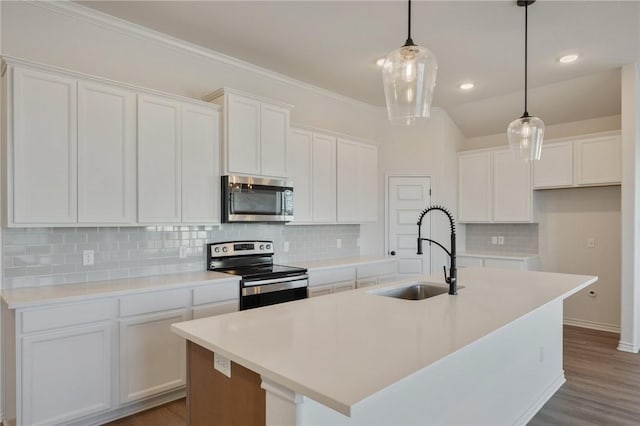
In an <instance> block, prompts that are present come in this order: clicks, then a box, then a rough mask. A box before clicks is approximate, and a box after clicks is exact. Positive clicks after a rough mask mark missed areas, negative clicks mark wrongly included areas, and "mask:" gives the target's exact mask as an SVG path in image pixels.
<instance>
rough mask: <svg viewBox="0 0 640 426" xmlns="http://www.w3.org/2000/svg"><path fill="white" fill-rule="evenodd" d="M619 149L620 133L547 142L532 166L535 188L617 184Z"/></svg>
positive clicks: (619, 178)
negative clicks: (538, 158) (540, 156)
mask: <svg viewBox="0 0 640 426" xmlns="http://www.w3.org/2000/svg"><path fill="white" fill-rule="evenodd" d="M621 181H622V148H621V140H620V135H619V134H600V135H586V136H581V137H580V138H579V139H577V138H576V139H571V140H562V141H546V142H545V144H544V145H543V146H542V158H541V159H540V161H536V162H535V164H534V188H535V189H546V188H571V187H576V186H600V185H619V184H620V182H621Z"/></svg>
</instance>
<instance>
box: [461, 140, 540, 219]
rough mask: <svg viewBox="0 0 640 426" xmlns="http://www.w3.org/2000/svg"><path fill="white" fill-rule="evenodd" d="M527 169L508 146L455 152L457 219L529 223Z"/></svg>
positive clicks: (529, 169)
mask: <svg viewBox="0 0 640 426" xmlns="http://www.w3.org/2000/svg"><path fill="white" fill-rule="evenodd" d="M532 197H533V192H532V188H531V168H530V166H529V165H528V164H526V163H523V162H520V161H516V160H514V159H513V155H512V153H511V151H510V150H508V149H499V150H483V151H469V152H464V153H461V154H459V155H458V220H459V221H460V222H471V223H473V222H475V223H494V222H515V223H527V222H533V220H534V218H533V208H532V206H533V201H532Z"/></svg>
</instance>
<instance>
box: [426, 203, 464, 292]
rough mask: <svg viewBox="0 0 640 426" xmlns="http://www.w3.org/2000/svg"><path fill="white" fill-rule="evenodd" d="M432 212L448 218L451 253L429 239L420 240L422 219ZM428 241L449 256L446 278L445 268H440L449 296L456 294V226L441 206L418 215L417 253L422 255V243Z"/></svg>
mask: <svg viewBox="0 0 640 426" xmlns="http://www.w3.org/2000/svg"><path fill="white" fill-rule="evenodd" d="M432 210H440V211H441V212H443V213H444V214H446V215H447V217H448V218H449V224H450V225H451V251H449V250H447V249H446V248H445V247H444V246H443V245H442V244H440V243H439V242H437V241H434V240H431V239H429V238H422V234H421V232H422V219H423V218H424V217H425V215H426V214H427V213H429V212H430V211H432ZM423 241H429V242H430V243H433V244H435V245H437V246H440V248H441V249H442V250H444V251H445V253H447V255H449V257H450V258H451V262H450V268H449V276H448V277H447V267H446V266H442V269H444V280H445V282H446V283H447V284H449V294H458V282H457V281H458V269H457V268H456V224H455V222H454V221H453V215H452V214H451V213H450V212H449V210H447V209H445V208H444V207H442V206H429V207H427V208H426V209H424V210H423V211H422V213H421V214H420V219H418V253H417V254H422V242H423Z"/></svg>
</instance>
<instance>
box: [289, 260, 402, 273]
mask: <svg viewBox="0 0 640 426" xmlns="http://www.w3.org/2000/svg"><path fill="white" fill-rule="evenodd" d="M394 260H396V259H395V258H393V257H386V256H353V257H343V258H339V259H327V260H310V261H306V262H296V263H294V264H292V265H291V266H297V267H300V268H307V269H308V270H309V271H314V270H321V269H330V268H339V267H341V266H358V265H361V264H367V263H378V262H391V261H394Z"/></svg>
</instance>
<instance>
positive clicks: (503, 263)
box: [484, 259, 525, 271]
mask: <svg viewBox="0 0 640 426" xmlns="http://www.w3.org/2000/svg"><path fill="white" fill-rule="evenodd" d="M484 266H485V267H486V268H497V269H516V270H519V271H524V269H525V268H524V261H522V260H509V259H485V260H484Z"/></svg>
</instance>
